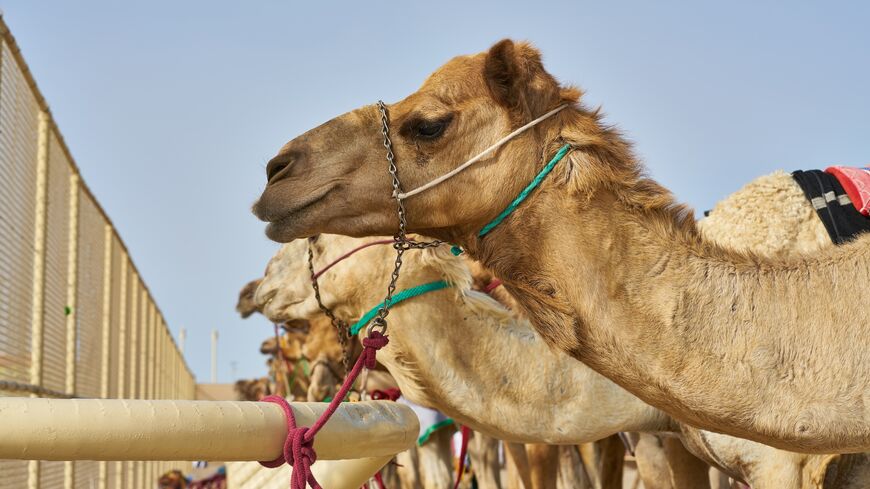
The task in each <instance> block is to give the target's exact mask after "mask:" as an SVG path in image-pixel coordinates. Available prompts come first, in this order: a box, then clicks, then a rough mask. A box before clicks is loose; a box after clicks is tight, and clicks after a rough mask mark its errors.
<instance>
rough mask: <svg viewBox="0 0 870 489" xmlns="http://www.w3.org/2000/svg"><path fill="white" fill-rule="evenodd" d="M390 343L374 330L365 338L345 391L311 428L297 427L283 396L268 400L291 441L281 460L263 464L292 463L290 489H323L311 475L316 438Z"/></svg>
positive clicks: (287, 441) (283, 451) (266, 398)
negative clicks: (276, 409)
mask: <svg viewBox="0 0 870 489" xmlns="http://www.w3.org/2000/svg"><path fill="white" fill-rule="evenodd" d="M389 342H390V340H389V338H388V337H387V336H385V335H384V334H382V333H381V332H380V331H377V330H372V331H371V332H370V333H369V336H368V337H366V338H364V339H363V341H362V343H363V352H362V354H361V355H360V356H359V358H357V360H356V363H354V365H353V368H352V369H351V371H350V373H349V374H348V375H347V377H346V378H345V379H344V383H343V384H342V385H341V389H339V390H338V392H337V393H336V395H335V397H334V398H333V399H332V401H331V402H330V403H329V406H328V407H327V408H326V411H324V412H323V414H322V415H320V418H318V419H317V421H316V422H315V423H314V424H313V425H311V426H310V427H299V426H296V417H295V416H294V415H293V409H292V408H291V407H290V404H289V403H288V402H287V400H286V399H284V398H283V397H280V396H267V397H264V398H263V401H264V402H271V403H274V404H277V405H279V406H281V409H282V411H284V418H285V419H286V420H287V438H286V439H285V440H284V448H283V450H282V454H281V455H280V456H279V457H278V458H276V459H275V460H270V461H266V462H260V464H261V465H263V466H264V467H269V468H275V467H280V466H281V465H284V463H288V464H290V465H291V466H292V467H293V475H292V476H291V477H290V489H305V487H306V484H307V485H308V486H310V487H311V488H312V489H322V487H321V486H320V484H319V483H318V482H317V479H315V478H314V474H312V473H311V465H312V464H314V462H316V461H317V452H315V451H314V435H316V434H317V433H318V432H319V431H320V429H321V428H323V426H324V425H325V424H326V422H327V421H329V418H331V417H332V415H333V414H335V411H336V410H337V409H338V406H339V404H341V401H342V400H343V399H344V398H345V396H347V393H348V392H349V391H350V389H351V387H352V386H353V384H354V382H356V379H357V377H359V374H360V373H361V372H362V369H363V368H367V369H373V368H375V365H376V362H377V360H376V355H377V351H378V350H380V349H381V348H383V347H385V346H387V343H389Z"/></svg>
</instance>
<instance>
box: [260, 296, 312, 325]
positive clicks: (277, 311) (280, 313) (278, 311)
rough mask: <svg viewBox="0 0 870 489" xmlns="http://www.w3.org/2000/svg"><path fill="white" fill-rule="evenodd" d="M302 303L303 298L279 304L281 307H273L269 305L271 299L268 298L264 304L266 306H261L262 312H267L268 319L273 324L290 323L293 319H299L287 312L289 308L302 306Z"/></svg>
mask: <svg viewBox="0 0 870 489" xmlns="http://www.w3.org/2000/svg"><path fill="white" fill-rule="evenodd" d="M273 297H274V295H273ZM303 302H305V299H304V298H303V299H297V300H294V301H289V302H284V303H282V304H281V307H275V306H272V305H271V298H270V300H269V301H267V302H266V304H265V305H264V306H263V308H264V311H266V310H268V316H269V319H271V320H272V321H273V322H276V323H285V322H289V321H292V320H294V319H299V318H298V317H297V316H294V315H292V314H290V313H289V312H287V311H288V309H290V308H291V307H293V306H296V305H299V304H302V303H303Z"/></svg>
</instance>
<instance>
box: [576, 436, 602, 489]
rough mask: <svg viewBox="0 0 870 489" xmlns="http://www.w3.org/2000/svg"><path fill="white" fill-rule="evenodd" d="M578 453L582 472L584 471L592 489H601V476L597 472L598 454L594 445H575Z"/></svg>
mask: <svg viewBox="0 0 870 489" xmlns="http://www.w3.org/2000/svg"><path fill="white" fill-rule="evenodd" d="M577 449H578V450H579V452H580V461H581V462H582V463H583V470H585V471H586V474H587V476H588V477H589V481H590V483H591V484H592V487H595V488H600V487H601V474H599V472H598V453H597V451H596V448H595V443H592V442H590V443H583V444H582V445H577Z"/></svg>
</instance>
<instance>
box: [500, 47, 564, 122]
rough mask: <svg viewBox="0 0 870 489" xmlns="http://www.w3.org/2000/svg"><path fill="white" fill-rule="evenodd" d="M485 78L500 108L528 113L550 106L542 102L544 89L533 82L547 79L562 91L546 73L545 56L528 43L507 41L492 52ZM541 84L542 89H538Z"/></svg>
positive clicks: (554, 87) (552, 85) (552, 86)
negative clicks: (543, 58) (542, 56)
mask: <svg viewBox="0 0 870 489" xmlns="http://www.w3.org/2000/svg"><path fill="white" fill-rule="evenodd" d="M483 70H484V78H485V79H486V83H487V86H488V87H489V91H490V93H491V94H492V97H493V98H494V99H495V101H496V102H498V103H499V104H500V105H502V106H504V107H506V108H508V109H510V110H515V111H520V112H523V113H524V115H526V114H525V113H527V112H529V111H535V109H536V106H538V105H542V103H546V102H545V101H543V100H539V99H540V95H542V94H541V93H539V92H540V90H541V88H543V87H541V86H540V84H538V83H533V82H534V81H535V80H536V79H538V80H540V79H546V80H547V81H549V82H550V83H551V87H550V88H553V89H555V90H556V91H557V92H558V86H557V85H556V83H555V80H553V78H552V77H551V76H550V75H549V74H547V72H546V71H544V65H543V63H542V62H541V53H540V52H539V51H538V50H537V49H535V48H534V47H532V46H531V45H529V44H526V43H518V44H516V43H514V42H513V41H511V40H510V39H503V40H501V41H499V42H497V43H496V44H495V45H494V46H493V47H491V48H490V49H489V52H488V53H487V54H486V61H485V62H484V68H483ZM535 85H538V86H535Z"/></svg>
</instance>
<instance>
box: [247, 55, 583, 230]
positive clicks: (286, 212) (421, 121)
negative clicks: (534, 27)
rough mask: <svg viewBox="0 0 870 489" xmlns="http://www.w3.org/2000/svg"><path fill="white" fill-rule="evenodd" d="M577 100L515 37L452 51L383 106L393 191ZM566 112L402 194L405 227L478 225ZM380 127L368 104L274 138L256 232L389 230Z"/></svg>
mask: <svg viewBox="0 0 870 489" xmlns="http://www.w3.org/2000/svg"><path fill="white" fill-rule="evenodd" d="M372 96H373V98H375V97H377V94H372ZM578 99H579V91H578V90H576V89H573V88H563V87H561V86H560V85H559V84H558V83H557V81H556V80H555V78H553V77H552V76H551V75H550V74H548V73H547V72H546V71H545V70H544V67H543V64H542V62H541V56H540V53H539V52H538V51H537V50H536V49H535V48H534V47H532V46H531V45H529V44H527V43H514V42H512V41H510V40H503V41H501V42H499V43H497V44H495V45H494V46H493V47H492V48H491V49H490V50H489V51H488V52H485V53H479V54H475V55H469V56H459V57H456V58H453V59H452V60H450V61H448V62H447V63H446V64H445V65H443V66H442V67H441V68H439V69H438V70H437V71H435V72H434V73H433V74H432V75H430V76H429V77H428V78H427V79H426V81H425V82H424V83H423V85H422V86H421V87H420V89H419V90H417V91H416V92H415V93H412V94H411V95H409V96H407V97H405V98H404V99H402V100H400V101H398V102H395V103H392V104H389V105H388V107H387V110H388V112H389V129H390V138H391V140H392V144H393V150H394V152H395V156H396V164H397V167H398V173H399V176H400V179H401V182H402V185H403V188H404V190H410V189H413V188H417V187H419V186H421V185H423V184H425V183H427V182H429V181H431V180H433V179H435V178H437V177H439V176H441V175H443V174H445V173H447V172H449V171H450V170H452V169H454V168H456V167H457V166H458V165H460V164H462V163H463V162H465V161H466V160H468V159H470V158H472V157H473V156H475V155H477V154H478V153H479V152H481V151H482V150H484V149H486V148H487V147H489V146H490V145H491V144H493V143H494V142H496V141H497V140H499V139H500V138H502V137H503V136H505V135H507V134H508V133H510V132H511V131H512V130H513V129H516V128H517V127H519V126H521V125H523V124H525V123H527V122H529V121H531V120H533V119H535V118H536V117H538V116H540V115H542V114H544V113H546V112H547V111H549V110H551V109H554V108H556V107H558V106H560V105H563V104H575V103H576V102H577V100H578ZM572 112H574V111H572V110H564V111H562V112H560V113H559V114H556V116H554V117H552V118H550V119H548V120H547V121H546V123H542V124H541V125H539V126H536V127H535V128H534V129H533V130H530V131H527V132H525V133H523V134H522V135H520V136H518V137H517V138H516V139H515V140H514V141H512V142H511V143H509V144H507V145H505V146H502V147H501V148H500V149H498V150H497V151H495V152H494V153H493V154H491V155H489V156H487V157H486V158H484V159H483V160H481V161H480V162H478V163H477V164H476V165H474V166H472V167H471V168H469V169H468V170H466V171H464V172H461V173H459V174H458V175H457V176H456V177H454V178H452V179H450V180H449V181H447V182H445V183H444V184H442V185H439V186H437V187H434V188H433V189H431V190H428V191H426V192H423V193H421V194H419V195H416V196H413V197H410V198H408V199H406V200H405V206H406V209H407V212H408V229H409V231H416V232H420V233H423V234H427V235H433V236H438V237H442V236H443V237H446V238H450V237H451V236H455V235H456V233H462V232H466V231H467V232H471V231H472V230H475V231H476V230H477V229H479V228H480V227H481V226H482V225H483V224H485V223H486V222H488V221H489V220H490V219H492V217H494V215H495V214H497V213H498V212H500V211H501V210H502V209H503V208H504V207H506V206H507V205H508V204H509V202H510V201H511V200H512V199H513V198H514V196H516V195H517V193H518V192H519V191H520V190H521V189H522V188H523V187H524V186H525V185H526V184H527V183H528V182H529V181H530V180H531V179H532V178H534V175H535V174H536V173H537V171H538V170H539V169H540V165H541V161H542V159H544V158H548V157H549V155H550V153H552V152H555V151H556V150H557V149H558V147H559V146H560V145H561V144H564V141H559V140H558V139H559V137H560V135H559V128H560V126H561V124H560V122H559V121H561V120H565V118H567V117H573V116H572V115H570V113H572ZM381 127H382V124H381V114H380V112H379V109H378V107H377V105H368V106H365V107H361V108H359V109H356V110H353V111H351V112H348V113H346V114H344V115H340V116H338V117H336V118H335V119H332V120H330V121H328V122H326V123H324V124H322V125H320V126H318V127H316V128H314V129H311V130H310V131H308V132H306V133H305V134H302V135H301V136H298V137H296V138H295V139H293V140H291V141H290V142H288V143H287V144H285V145H284V147H282V148H281V150H280V151H279V152H278V154H277V155H276V156H275V157H274V158H272V160H271V161H270V162H269V164H268V165H267V168H266V173H267V179H268V183H267V185H266V189H265V190H264V192H263V194H262V196H261V197H260V199H259V201H258V202H257V203H256V204H255V205H254V209H253V210H254V213H255V214H256V215H257V216H258V217H259V218H260V219H262V220H263V221H266V222H268V223H269V225H268V227H267V230H266V234H267V235H268V236H269V237H270V238H272V239H274V240H276V241H281V242H288V241H292V240H293V239H295V238H298V237H304V236H313V235H317V234H320V233H340V234H345V235H349V236H372V235H384V234H393V233H394V232H395V231H396V229H397V218H396V205H395V201H394V200H393V198H392V193H393V189H392V181H391V178H390V175H389V173H388V171H387V160H386V150H385V148H384V141H383V136H382V134H381ZM520 141H522V142H520ZM460 196H465V198H464V199H461V197H460ZM448 228H449V229H448Z"/></svg>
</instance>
